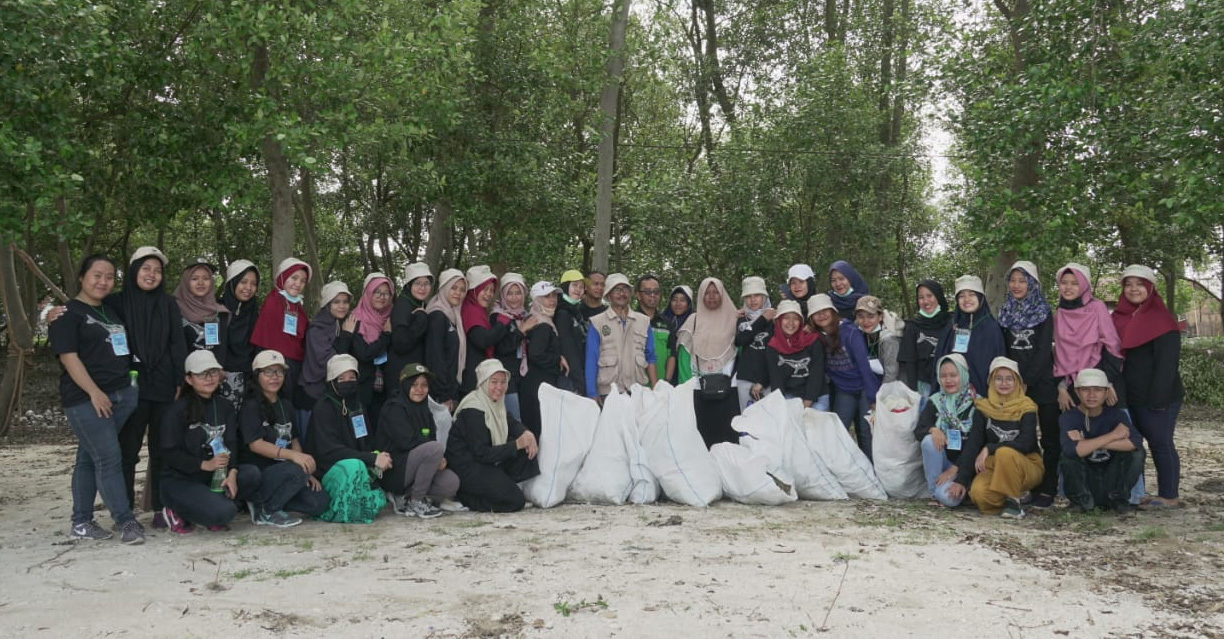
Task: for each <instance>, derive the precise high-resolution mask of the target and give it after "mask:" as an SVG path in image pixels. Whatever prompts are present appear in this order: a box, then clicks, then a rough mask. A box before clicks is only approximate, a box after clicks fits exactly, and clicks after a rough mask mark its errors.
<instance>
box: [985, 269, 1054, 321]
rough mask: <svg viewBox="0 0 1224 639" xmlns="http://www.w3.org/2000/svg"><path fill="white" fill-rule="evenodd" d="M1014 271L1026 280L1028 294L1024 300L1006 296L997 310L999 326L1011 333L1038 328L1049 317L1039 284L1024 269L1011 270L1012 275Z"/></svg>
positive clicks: (1048, 308) (1047, 305)
mask: <svg viewBox="0 0 1224 639" xmlns="http://www.w3.org/2000/svg"><path fill="white" fill-rule="evenodd" d="M1016 271H1020V272H1021V273H1024V279H1026V280H1028V293H1027V294H1026V295H1025V296H1024V299H1016V298H1014V297H1012V296H1011V295H1010V294H1008V296H1007V301H1006V302H1003V306H1001V307H1000V308H999V317H998V320H999V325H1001V326H1002V327H1003V328H1007V329H1011V330H1013V331H1018V330H1020V329H1024V328H1033V327H1034V326H1039V325H1040V324H1041V323H1042V322H1044V321H1046V318H1048V317H1050V305H1049V303H1047V302H1046V300H1045V296H1044V295H1042V294H1041V283H1040V282H1038V281H1037V280H1036V278H1034V277H1033V276H1032V274H1030V273H1026V272H1025V271H1024V269H1019V268H1017V269H1012V272H1013V273H1014V272H1016ZM1009 276H1010V275H1009Z"/></svg>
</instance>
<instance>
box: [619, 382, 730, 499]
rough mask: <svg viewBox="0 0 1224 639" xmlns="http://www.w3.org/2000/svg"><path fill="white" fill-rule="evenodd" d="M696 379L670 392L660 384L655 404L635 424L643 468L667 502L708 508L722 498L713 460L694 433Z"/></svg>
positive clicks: (720, 484)
mask: <svg viewBox="0 0 1224 639" xmlns="http://www.w3.org/2000/svg"><path fill="white" fill-rule="evenodd" d="M695 385H696V378H694V379H691V380H689V381H687V382H685V383H683V384H681V385H680V386H679V387H676V388H673V387H672V386H671V385H670V384H668V383H667V382H660V383H659V385H658V386H656V387H655V389H654V396H653V399H654V403H653V406H650V407H648V408H647V410H646V411H645V415H644V416H641V417H640V421H639V422H638V424H639V426H640V427H641V429H642V433H641V434H642V447H643V448H644V449H645V450H646V464H647V466H649V467H650V471H651V472H652V473H654V475H655V477H658V478H659V486H660V487H661V488H662V489H663V494H665V495H667V498H668V499H670V500H672V501H675V502H678V503H681V504H685V505H688V506H709V505H710V504H711V503H713V502H715V501H718V498H719V497H722V480H721V479H720V478H719V476H718V469H717V468H716V467H715V466H714V458H713V457H711V456H710V451H709V450H708V449H706V447H705V441H704V440H702V438H701V433H700V432H699V431H698V430H697V414H696V412H695V411H694V409H693V387H694V386H695Z"/></svg>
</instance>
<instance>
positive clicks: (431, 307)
mask: <svg viewBox="0 0 1224 639" xmlns="http://www.w3.org/2000/svg"><path fill="white" fill-rule="evenodd" d="M447 272H449V273H452V275H451V276H450V277H448V278H447V279H445V280H443V281H442V283H441V284H440V285H438V292H436V293H434V296H433V298H432V299H430V300H429V304H428V305H427V306H426V307H425V312H426V313H432V312H434V311H438V312H439V313H441V314H443V315H445V316H446V319H447V321H449V322H450V323H451V326H454V327H455V332H456V333H458V337H459V367H458V368H456V369H455V379H456V380H457V381H459V382H460V383H463V367H464V366H466V365H467V333H466V332H464V330H463V317H462V316H460V314H459V307H457V306H451V303H450V302H449V301H447V299H446V294H447V292H449V291H450V289H451V286H454V284H455V282H458V281H459V280H462V279H463V273H461V272H459V271H457V270H456V271H453V272H452V271H447ZM445 274H446V273H445V272H444V273H443V275H445ZM485 321H488V318H487V317H486V318H485ZM437 339H441V338H440V337H439V338H437ZM470 394H474V393H470Z"/></svg>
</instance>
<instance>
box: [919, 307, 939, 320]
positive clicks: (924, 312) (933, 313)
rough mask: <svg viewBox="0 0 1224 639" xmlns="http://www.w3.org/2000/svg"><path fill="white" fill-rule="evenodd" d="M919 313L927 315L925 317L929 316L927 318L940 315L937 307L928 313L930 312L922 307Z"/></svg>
mask: <svg viewBox="0 0 1224 639" xmlns="http://www.w3.org/2000/svg"><path fill="white" fill-rule="evenodd" d="M918 314H919V315H921V316H923V317H925V318H927V319H931V318H932V317H935V316H936V315H939V309H938V308H937V309H935V310H933V311H931V312H930V313H928V312H926V311H924V310H922V309H918Z"/></svg>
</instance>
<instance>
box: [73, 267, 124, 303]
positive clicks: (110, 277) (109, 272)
mask: <svg viewBox="0 0 1224 639" xmlns="http://www.w3.org/2000/svg"><path fill="white" fill-rule="evenodd" d="M77 281H78V282H80V284H81V290H82V291H83V292H84V293H85V295H86V296H88V297H89V298H90V299H93V300H97V301H101V300H102V299H103V298H104V297H106V296H107V295H110V292H111V291H112V290H114V288H115V266H114V265H113V264H111V263H110V262H107V261H106V260H97V261H95V262H94V263H93V264H90V265H89V269H88V270H86V271H85V275H83V276H81V278H80V279H79V280H77Z"/></svg>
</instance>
